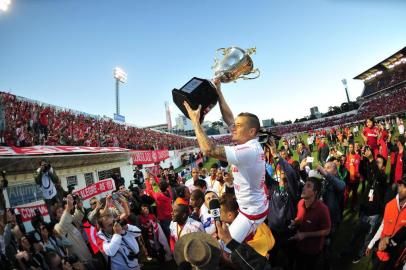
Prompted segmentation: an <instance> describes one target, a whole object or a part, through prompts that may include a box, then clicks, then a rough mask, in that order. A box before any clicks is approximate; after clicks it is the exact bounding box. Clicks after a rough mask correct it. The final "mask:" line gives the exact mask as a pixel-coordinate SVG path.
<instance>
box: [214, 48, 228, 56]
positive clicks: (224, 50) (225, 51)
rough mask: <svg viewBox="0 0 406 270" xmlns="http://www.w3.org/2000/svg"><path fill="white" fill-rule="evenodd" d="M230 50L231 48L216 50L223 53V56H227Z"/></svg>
mask: <svg viewBox="0 0 406 270" xmlns="http://www.w3.org/2000/svg"><path fill="white" fill-rule="evenodd" d="M230 49H231V48H218V49H217V50H216V53H218V52H221V53H222V54H223V56H224V55H226V54H227V53H228V52H229V51H230Z"/></svg>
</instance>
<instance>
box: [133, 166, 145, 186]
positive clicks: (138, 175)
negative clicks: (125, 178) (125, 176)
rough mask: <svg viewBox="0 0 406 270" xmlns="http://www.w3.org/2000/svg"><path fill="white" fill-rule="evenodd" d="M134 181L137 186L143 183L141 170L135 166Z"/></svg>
mask: <svg viewBox="0 0 406 270" xmlns="http://www.w3.org/2000/svg"><path fill="white" fill-rule="evenodd" d="M133 177H134V181H135V182H134V183H135V184H136V185H138V186H142V185H144V175H143V174H142V172H141V171H140V170H139V169H138V167H135V169H134V176H133Z"/></svg>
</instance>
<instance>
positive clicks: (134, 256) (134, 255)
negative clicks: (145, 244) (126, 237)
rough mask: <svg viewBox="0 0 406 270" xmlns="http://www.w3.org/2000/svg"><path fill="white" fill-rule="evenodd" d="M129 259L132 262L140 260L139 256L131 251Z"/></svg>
mask: <svg viewBox="0 0 406 270" xmlns="http://www.w3.org/2000/svg"><path fill="white" fill-rule="evenodd" d="M127 258H128V259H129V260H130V261H132V260H135V259H137V258H138V255H137V254H135V253H134V251H130V253H129V254H128V255H127Z"/></svg>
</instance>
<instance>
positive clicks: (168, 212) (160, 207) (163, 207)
mask: <svg viewBox="0 0 406 270" xmlns="http://www.w3.org/2000/svg"><path fill="white" fill-rule="evenodd" d="M151 195H152V197H153V198H154V199H155V202H156V209H157V210H156V211H157V217H158V220H159V221H161V220H171V219H172V198H171V197H168V196H166V195H165V194H163V193H162V192H157V193H152V194H151Z"/></svg>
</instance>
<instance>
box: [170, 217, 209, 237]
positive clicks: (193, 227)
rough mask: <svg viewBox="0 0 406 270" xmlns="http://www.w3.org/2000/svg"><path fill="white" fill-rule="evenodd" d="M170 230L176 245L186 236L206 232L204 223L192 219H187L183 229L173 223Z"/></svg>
mask: <svg viewBox="0 0 406 270" xmlns="http://www.w3.org/2000/svg"><path fill="white" fill-rule="evenodd" d="M169 230H170V232H171V239H172V240H173V241H174V242H175V243H176V242H177V241H178V240H179V238H181V237H182V236H184V235H185V234H189V233H193V232H204V228H203V225H202V223H201V222H199V221H196V220H194V219H192V218H190V217H188V218H187V220H186V223H185V225H184V226H183V228H182V229H180V228H179V226H178V223H177V222H174V221H171V224H170V225H169Z"/></svg>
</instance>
